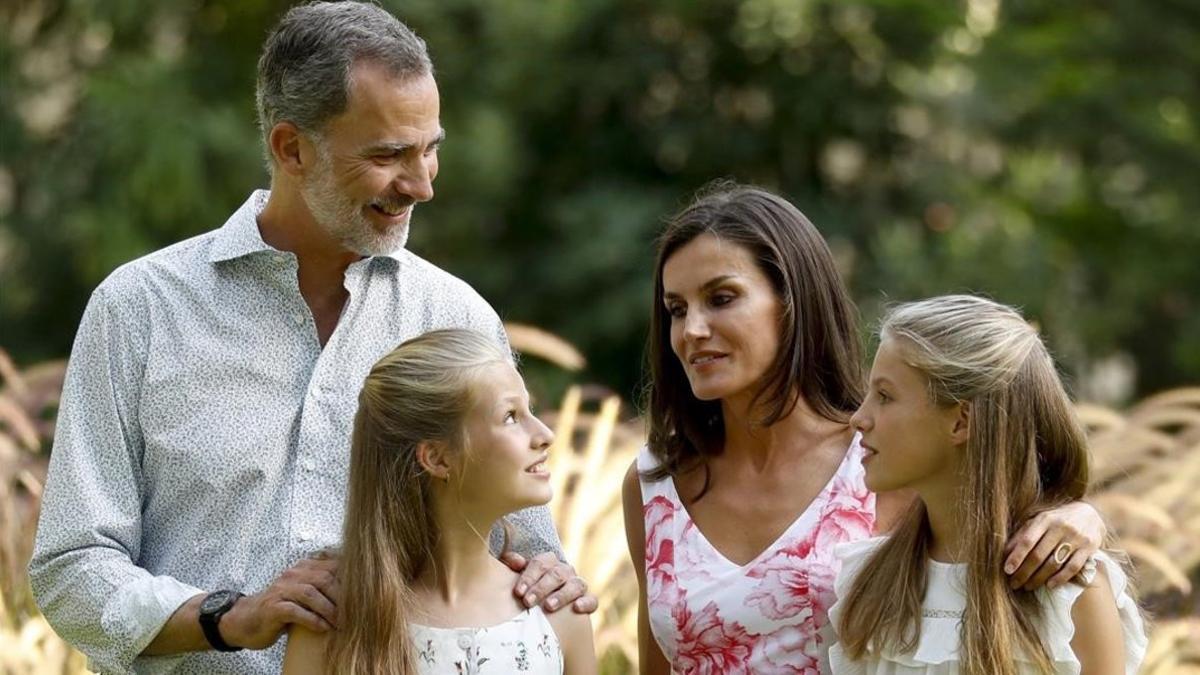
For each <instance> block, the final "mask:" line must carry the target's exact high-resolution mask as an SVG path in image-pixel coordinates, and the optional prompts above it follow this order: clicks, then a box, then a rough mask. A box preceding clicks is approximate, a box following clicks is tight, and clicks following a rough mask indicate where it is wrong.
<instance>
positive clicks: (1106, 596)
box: [1071, 565, 1125, 675]
mask: <svg viewBox="0 0 1200 675" xmlns="http://www.w3.org/2000/svg"><path fill="white" fill-rule="evenodd" d="M1071 621H1072V622H1073V623H1074V624H1075V636H1074V637H1073V638H1072V639H1071V651H1073V652H1075V658H1077V659H1079V664H1080V671H1079V672H1080V675H1124V673H1125V639H1124V635H1123V634H1122V629H1121V617H1120V615H1119V614H1118V612H1117V600H1116V598H1114V597H1113V593H1112V584H1111V583H1110V582H1109V580H1108V574H1107V573H1106V572H1105V571H1104V565H1097V566H1096V578H1095V579H1093V580H1092V582H1091V583H1090V584H1089V585H1088V586H1087V588H1085V589H1083V593H1081V594H1080V595H1079V599H1077V600H1076V601H1075V605H1074V606H1073V607H1072V608H1071Z"/></svg>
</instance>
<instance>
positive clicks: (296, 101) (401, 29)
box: [256, 1, 433, 168]
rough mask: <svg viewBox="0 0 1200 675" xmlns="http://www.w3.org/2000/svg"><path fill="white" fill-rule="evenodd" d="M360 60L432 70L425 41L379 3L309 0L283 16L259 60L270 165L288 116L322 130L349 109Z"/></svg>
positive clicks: (408, 72)
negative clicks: (275, 131)
mask: <svg viewBox="0 0 1200 675" xmlns="http://www.w3.org/2000/svg"><path fill="white" fill-rule="evenodd" d="M361 61H370V62H373V63H378V64H381V65H383V66H384V67H385V68H387V69H389V70H390V71H391V72H392V73H393V74H394V75H395V76H396V77H399V78H409V77H419V76H422V75H431V74H432V73H433V63H432V62H431V61H430V60H429V53H428V51H427V50H426V49H425V41H424V40H422V39H421V38H419V37H417V34H416V33H414V32H412V30H411V29H409V27H408V26H405V25H404V24H403V23H401V22H400V21H399V20H398V19H396V17H394V16H392V15H391V14H389V13H388V12H387V11H385V10H384V9H383V8H381V7H379V6H378V5H374V4H370V3H366V2H352V1H346V2H310V3H305V4H303V5H298V6H296V7H293V8H292V9H290V10H288V12H287V14H285V15H284V16H283V18H282V19H280V21H279V24H278V25H276V26H275V29H274V30H272V31H271V34H270V35H269V36H268V37H267V42H266V44H265V45H264V46H263V52H262V57H261V58H259V60H258V86H257V95H256V98H257V103H258V123H259V127H260V128H261V129H262V135H263V145H264V151H265V154H266V159H267V166H268V168H270V167H271V166H272V162H271V148H270V141H269V138H270V133H271V129H272V128H273V127H274V126H275V125H276V124H278V123H279V122H285V121H286V122H291V123H292V124H295V125H296V126H297V127H299V128H300V129H301V130H303V131H306V132H309V133H313V134H319V133H320V131H321V129H322V128H323V126H324V124H325V122H327V121H328V120H329V119H330V118H331V117H334V116H335V115H337V114H339V113H341V112H342V111H344V110H345V109H346V100H347V98H348V96H349V93H350V71H351V69H352V68H353V67H354V65H355V64H357V63H359V62H361Z"/></svg>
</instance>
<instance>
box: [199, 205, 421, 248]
mask: <svg viewBox="0 0 1200 675" xmlns="http://www.w3.org/2000/svg"><path fill="white" fill-rule="evenodd" d="M270 196H271V192H270V190H255V191H254V192H251V193H250V197H249V198H248V199H246V201H245V202H243V203H242V205H241V206H240V207H238V210H237V211H234V212H233V215H231V216H229V220H226V221H225V224H224V225H222V226H221V229H220V230H218V231H217V238H216V241H215V242H214V244H213V247H212V250H211V251H210V252H209V254H208V260H209V262H214V263H217V262H223V261H226V260H233V259H235V258H241V257H243V256H247V255H250V254H252V253H258V252H260V251H274V250H276V249H275V248H274V247H272V246H271V245H270V244H268V243H267V242H265V241H263V238H262V233H261V232H259V230H258V214H260V213H262V210H263V209H264V208H266V206H267V198H268V197H270ZM407 255H408V250H407V249H406V248H405V247H404V245H403V244H401V245H400V247H399V248H397V249H396V250H395V251H391V252H389V253H381V254H379V255H377V256H372V257H374V258H386V259H389V260H394V261H395V262H396V263H397V264H403V263H404V260H405V258H406V257H407Z"/></svg>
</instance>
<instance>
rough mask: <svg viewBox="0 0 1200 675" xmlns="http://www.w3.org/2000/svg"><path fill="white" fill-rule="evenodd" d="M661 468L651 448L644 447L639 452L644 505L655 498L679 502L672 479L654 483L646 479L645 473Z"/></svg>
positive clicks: (638, 461) (640, 481)
mask: <svg viewBox="0 0 1200 675" xmlns="http://www.w3.org/2000/svg"><path fill="white" fill-rule="evenodd" d="M659 466H660V462H659V461H658V458H657V457H655V456H654V454H653V453H651V452H650V446H648V445H643V446H642V449H641V450H639V451H638V456H637V470H638V474H639V476H638V482H639V483H640V484H641V486H642V504H648V503H650V500H651V499H654V498H655V497H665V498H667V499H669V500H670V501H671V502H675V501H677V498H676V497H675V488H674V485H673V484H672V482H671V479H670V478H663V479H662V480H654V481H652V480H649V479H648V478H646V477H645V473H646V472H647V471H650V470H652V469H655V468H658V467H659Z"/></svg>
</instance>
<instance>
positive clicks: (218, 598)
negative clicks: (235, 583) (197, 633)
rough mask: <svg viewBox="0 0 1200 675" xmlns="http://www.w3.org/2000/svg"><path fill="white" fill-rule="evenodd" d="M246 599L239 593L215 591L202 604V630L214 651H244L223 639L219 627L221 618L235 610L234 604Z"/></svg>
mask: <svg viewBox="0 0 1200 675" xmlns="http://www.w3.org/2000/svg"><path fill="white" fill-rule="evenodd" d="M244 597H246V596H245V595H243V594H242V593H238V592H237V591H214V592H212V593H209V594H208V596H206V597H205V598H204V601H203V602H201V603H200V630H202V631H204V637H205V638H206V639H207V640H208V644H210V645H212V648H213V649H215V650H217V651H219V652H240V651H242V648H241V647H232V646H230V645H229V644H228V643H227V642H225V640H223V639H221V631H220V630H218V629H217V625H218V624H220V623H221V617H222V616H225V613H226V612H228V611H229V610H231V609H233V604H234V603H235V602H237V601H238V600H240V599H242V598H244Z"/></svg>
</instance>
